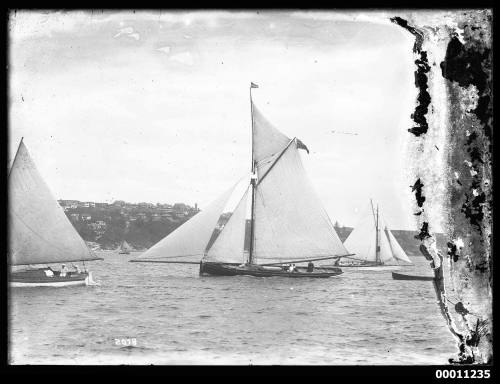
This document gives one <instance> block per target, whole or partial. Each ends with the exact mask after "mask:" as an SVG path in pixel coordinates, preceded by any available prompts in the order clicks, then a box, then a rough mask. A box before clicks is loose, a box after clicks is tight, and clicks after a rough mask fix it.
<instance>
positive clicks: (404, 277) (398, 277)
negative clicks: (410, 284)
mask: <svg viewBox="0 0 500 384" xmlns="http://www.w3.org/2000/svg"><path fill="white" fill-rule="evenodd" d="M392 278H393V279H394V280H426V281H430V280H434V277H433V276H415V275H403V274H402V273H396V272H392Z"/></svg>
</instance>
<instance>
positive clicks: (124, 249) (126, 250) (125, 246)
mask: <svg viewBox="0 0 500 384" xmlns="http://www.w3.org/2000/svg"><path fill="white" fill-rule="evenodd" d="M131 250H132V247H131V246H130V245H129V243H127V242H126V241H125V240H123V241H122V243H121V244H120V246H119V247H118V253H119V254H120V255H130V251H131Z"/></svg>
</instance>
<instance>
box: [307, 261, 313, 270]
mask: <svg viewBox="0 0 500 384" xmlns="http://www.w3.org/2000/svg"><path fill="white" fill-rule="evenodd" d="M313 270H314V264H313V262H312V261H310V262H309V263H308V264H307V272H312V271H313Z"/></svg>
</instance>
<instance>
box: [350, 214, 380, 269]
mask: <svg viewBox="0 0 500 384" xmlns="http://www.w3.org/2000/svg"><path fill="white" fill-rule="evenodd" d="M375 236H376V226H375V220H374V218H373V213H372V210H371V208H370V209H369V210H368V209H367V210H366V211H365V212H363V214H362V215H361V220H360V221H359V222H358V224H357V225H356V226H355V227H354V229H353V230H352V231H351V233H350V234H349V236H348V237H347V239H346V240H345V241H344V246H345V247H346V248H347V250H348V251H349V252H350V253H354V256H351V258H352V259H356V260H363V261H373V262H375V261H376V254H375Z"/></svg>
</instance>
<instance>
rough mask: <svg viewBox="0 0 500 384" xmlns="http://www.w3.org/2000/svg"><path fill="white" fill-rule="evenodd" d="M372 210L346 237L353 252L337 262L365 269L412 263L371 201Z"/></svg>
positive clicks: (348, 246)
mask: <svg viewBox="0 0 500 384" xmlns="http://www.w3.org/2000/svg"><path fill="white" fill-rule="evenodd" d="M370 208H371V209H370V210H369V212H368V215H365V216H364V217H363V218H362V220H361V222H360V223H359V225H357V226H356V227H355V228H354V229H353V231H352V232H351V233H350V234H349V236H348V237H347V239H346V240H345V241H344V246H345V247H346V248H347V249H348V250H349V251H350V252H352V253H354V254H355V255H354V256H348V257H346V258H342V259H339V260H338V261H337V263H336V265H339V266H341V267H355V268H362V269H363V270H378V271H381V270H396V269H400V267H401V265H400V262H403V263H405V264H404V265H413V263H412V261H411V260H410V259H409V258H408V256H407V255H406V253H405V251H404V250H403V248H402V247H401V245H400V244H399V243H398V241H397V240H396V238H395V237H394V235H393V234H392V232H391V230H390V229H389V228H388V226H387V224H386V223H385V221H384V220H383V219H382V217H381V215H380V213H379V207H378V205H377V208H376V209H375V208H374V207H373V203H372V202H371V201H370Z"/></svg>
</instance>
